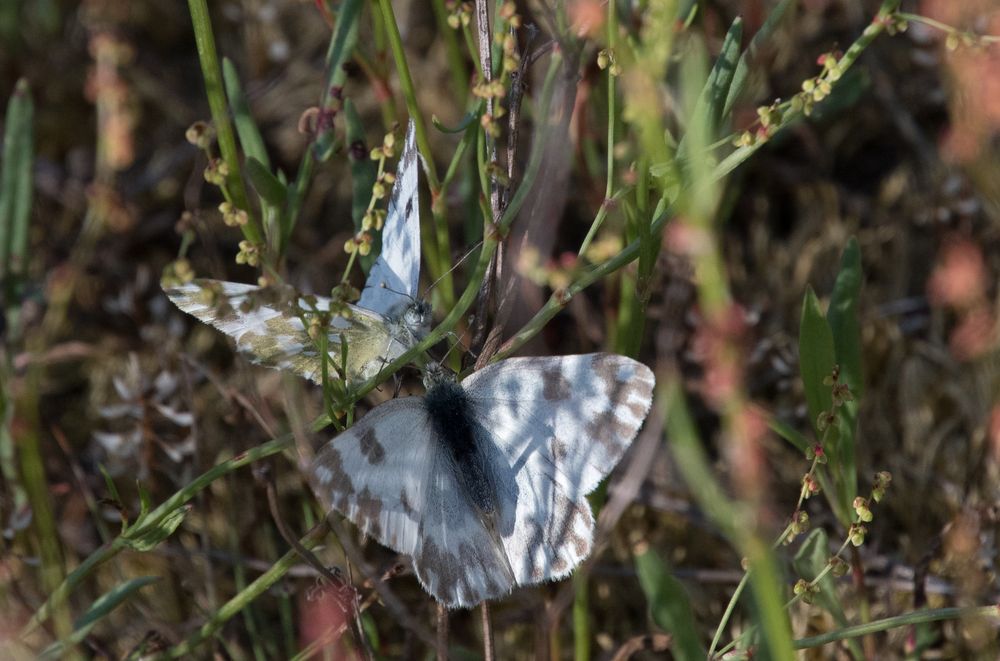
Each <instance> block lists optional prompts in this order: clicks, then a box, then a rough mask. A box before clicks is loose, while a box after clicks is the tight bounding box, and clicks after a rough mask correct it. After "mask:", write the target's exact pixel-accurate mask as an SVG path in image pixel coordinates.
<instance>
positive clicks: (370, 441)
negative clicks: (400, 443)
mask: <svg viewBox="0 0 1000 661" xmlns="http://www.w3.org/2000/svg"><path fill="white" fill-rule="evenodd" d="M360 442H361V454H363V455H364V456H365V459H367V460H368V463H369V464H381V463H382V462H383V461H385V448H383V447H382V445H381V444H380V443H379V442H378V439H377V438H376V437H375V428H374V427H369V428H368V429H366V430H365V431H364V433H363V434H361V441H360Z"/></svg>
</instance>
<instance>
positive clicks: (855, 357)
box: [827, 237, 864, 399]
mask: <svg viewBox="0 0 1000 661" xmlns="http://www.w3.org/2000/svg"><path fill="white" fill-rule="evenodd" d="M861 280H862V273H861V249H860V248H859V247H858V240H857V239H855V238H854V237H851V240H850V241H848V242H847V247H846V248H844V254H843V256H842V257H841V259H840V272H839V273H838V274H837V280H836V282H835V283H834V285H833V293H832V294H831V295H830V309H829V310H828V311H827V321H829V323H830V330H831V331H832V332H833V347H834V353H835V355H836V357H837V364H838V365H840V375H841V379H842V380H843V382H844V383H846V384H847V385H849V386H850V387H851V392H852V393H853V394H854V397H855V399H859V398H860V397H861V388H862V385H863V383H864V381H863V378H862V374H861V321H860V319H859V317H858V298H859V297H860V296H861Z"/></svg>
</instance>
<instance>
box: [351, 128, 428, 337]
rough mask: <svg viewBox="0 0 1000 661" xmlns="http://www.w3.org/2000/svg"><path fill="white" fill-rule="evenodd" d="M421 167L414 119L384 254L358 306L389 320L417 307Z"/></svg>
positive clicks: (395, 186) (394, 193) (398, 175)
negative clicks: (413, 306)
mask: <svg viewBox="0 0 1000 661" xmlns="http://www.w3.org/2000/svg"><path fill="white" fill-rule="evenodd" d="M419 163H420V152H418V151H417V141H416V125H415V124H414V122H413V120H412V119H411V120H410V122H409V124H408V125H407V128H406V140H405V142H404V144H403V152H402V154H401V155H400V158H399V164H398V166H397V167H396V183H395V184H393V186H392V196H391V197H390V199H389V209H388V212H387V215H386V220H385V225H384V226H383V228H382V252H381V253H380V254H379V256H378V258H377V259H376V260H375V263H374V264H373V265H372V268H371V271H369V273H368V279H367V280H366V281H365V288H364V290H363V291H362V292H361V300H359V301H358V305H359V306H361V307H363V308H366V309H368V310H374V311H375V312H378V313H379V314H381V315H384V316H386V317H390V318H399V317H401V316H402V314H403V312H404V310H406V308H407V307H409V306H411V305H413V304H414V302H415V300H416V298H417V294H418V288H419V286H420V193H419V189H418V183H419V175H418V172H419V169H420V167H419Z"/></svg>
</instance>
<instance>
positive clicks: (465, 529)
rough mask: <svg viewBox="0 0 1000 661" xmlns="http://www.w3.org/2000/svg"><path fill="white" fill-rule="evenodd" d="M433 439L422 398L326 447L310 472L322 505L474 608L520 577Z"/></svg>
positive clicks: (382, 408)
mask: <svg viewBox="0 0 1000 661" xmlns="http://www.w3.org/2000/svg"><path fill="white" fill-rule="evenodd" d="M455 477H456V476H455V474H454V468H453V466H451V465H450V463H449V461H448V458H447V457H446V455H445V454H444V453H443V452H442V446H441V445H440V443H439V442H438V440H437V439H436V438H434V436H433V434H432V429H431V425H430V422H429V420H428V419H427V415H426V410H425V408H424V406H423V402H422V398H420V397H407V398H403V399H395V400H392V401H390V402H386V403H384V404H381V405H379V406H378V407H376V408H375V409H373V410H372V411H371V412H370V413H368V415H366V416H365V417H364V418H362V419H361V420H360V421H359V422H358V423H357V424H355V425H354V426H353V427H351V428H350V429H348V430H347V431H345V432H343V433H342V434H340V435H339V436H337V437H336V438H334V439H333V440H332V441H330V442H328V443H327V444H326V445H324V446H323V447H322V448H321V449H320V451H319V452H318V453H317V455H316V459H315V460H314V461H313V464H312V466H311V467H310V470H309V479H310V482H311V483H312V486H313V489H314V491H315V492H316V494H317V496H318V497H319V498H320V500H321V502H322V503H323V504H324V505H325V506H327V507H329V508H332V509H334V510H336V511H338V512H340V513H341V514H343V515H344V516H346V517H347V518H348V519H350V520H351V521H353V522H354V523H355V524H356V525H357V526H358V528H360V529H361V530H362V531H363V532H364V533H365V534H367V535H370V536H371V537H374V538H375V539H377V540H378V541H380V542H381V543H382V544H384V545H386V546H388V547H390V548H392V549H395V550H396V551H399V552H400V553H405V554H407V555H409V556H411V557H412V558H413V562H414V568H415V570H416V574H417V578H418V579H419V580H420V583H421V585H423V587H424V589H425V590H427V591H428V592H429V593H430V594H432V595H433V596H434V597H435V598H436V599H438V600H439V601H441V602H442V603H444V604H446V605H448V606H451V607H458V606H471V605H473V604H477V603H479V602H480V601H482V600H483V599H486V598H490V597H495V596H497V595H500V594H506V593H507V592H509V591H510V589H511V588H512V587H513V583H514V579H513V577H512V576H511V575H510V571H509V570H508V569H507V562H506V559H505V557H504V555H503V550H502V549H501V548H499V546H498V545H497V544H495V543H494V542H493V540H492V538H491V536H490V534H489V532H488V531H487V530H486V529H485V528H484V527H483V523H482V521H481V520H480V518H479V517H478V516H477V514H476V512H475V510H474V508H473V506H472V505H471V504H470V503H469V502H468V500H466V499H464V498H462V491H461V488H460V487H459V484H458V482H457V481H456V479H455Z"/></svg>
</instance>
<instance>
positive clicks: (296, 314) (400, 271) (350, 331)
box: [166, 120, 431, 383]
mask: <svg viewBox="0 0 1000 661" xmlns="http://www.w3.org/2000/svg"><path fill="white" fill-rule="evenodd" d="M418 170H419V152H418V151H417V147H416V139H415V132H414V124H413V121H412V120H411V121H410V123H409V126H408V127H407V131H406V140H405V143H404V146H403V152H402V155H401V157H400V159H399V165H398V166H397V171H396V181H395V183H394V184H393V188H392V195H391V197H390V201H389V209H388V213H387V215H386V221H385V225H384V227H383V230H382V251H381V253H380V254H379V256H378V258H377V259H376V260H375V263H374V264H373V265H372V268H371V270H370V272H369V274H368V279H367V280H366V281H365V287H364V290H363V291H362V293H361V298H360V299H359V300H358V302H357V304H356V305H351V304H346V303H345V304H336V305H334V304H333V303H332V302H331V299H329V298H325V297H322V296H302V295H300V294H298V293H297V292H295V291H294V290H293V289H292V288H291V287H286V286H274V287H256V286H253V285H246V284H240V283H236V282H223V281H219V280H195V281H193V282H191V283H188V284H184V285H180V286H177V287H171V288H168V289H166V294H167V296H168V297H169V298H170V300H171V301H173V303H174V304H175V305H176V306H177V307H179V308H180V309H181V310H183V311H185V312H187V313H188V314H191V315H193V316H195V317H197V318H198V319H200V320H201V321H203V322H205V323H208V324H211V325H212V326H214V327H215V328H217V329H219V330H220V331H222V332H223V333H225V334H226V335H229V336H230V337H232V338H233V339H234V340H235V341H236V346H237V348H238V349H239V350H240V351H241V352H243V353H246V354H247V355H248V356H249V357H250V359H251V360H252V361H253V362H254V363H257V364H259V365H264V366H266V367H273V368H277V369H285V370H289V371H291V372H294V373H296V374H299V375H300V376H304V377H306V378H307V379H310V380H312V381H315V382H317V383H319V382H321V380H322V367H323V361H322V356H321V355H320V351H319V346H318V343H317V342H316V341H315V340H314V339H313V337H312V336H310V322H311V320H312V319H316V318H317V317H318V316H322V317H323V318H324V319H325V323H326V326H325V330H326V332H327V343H326V344H327V349H328V352H329V355H330V365H332V366H333V367H334V368H335V369H338V370H340V371H341V372H342V376H344V377H345V378H346V380H347V381H348V382H349V383H360V382H362V381H365V380H367V379H369V378H371V377H373V376H375V375H376V374H378V372H379V370H380V369H382V367H384V366H385V365H386V364H387V363H389V362H391V361H393V360H394V359H396V358H398V357H399V356H401V355H403V354H404V353H405V352H406V351H407V350H408V349H410V348H411V347H413V345H415V344H416V343H417V342H419V341H420V340H421V339H423V337H424V336H426V335H427V333H428V332H429V330H430V322H431V308H430V305H429V304H428V303H426V302H425V301H423V300H420V299H419V298H418V295H417V294H418V292H417V288H418V286H419V282H420V199H419V193H418V188H417V180H418ZM331 307H333V310H332V311H331ZM345 346H346V350H347V351H346V354H347V355H346V361H345V360H343V359H342V349H343V348H344V347H345Z"/></svg>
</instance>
